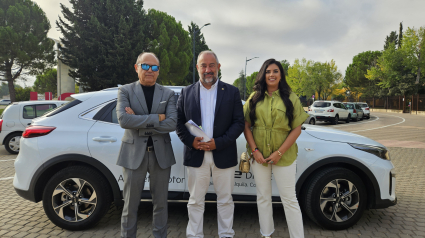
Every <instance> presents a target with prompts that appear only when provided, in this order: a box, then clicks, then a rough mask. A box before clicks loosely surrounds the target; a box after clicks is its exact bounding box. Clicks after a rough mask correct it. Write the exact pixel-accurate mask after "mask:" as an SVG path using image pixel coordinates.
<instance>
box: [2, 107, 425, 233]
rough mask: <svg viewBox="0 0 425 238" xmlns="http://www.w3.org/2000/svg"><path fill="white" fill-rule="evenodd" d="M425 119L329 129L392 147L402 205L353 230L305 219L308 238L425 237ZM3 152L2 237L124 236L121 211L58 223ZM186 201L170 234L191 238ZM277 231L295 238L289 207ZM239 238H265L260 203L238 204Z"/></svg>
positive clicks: (146, 213)
mask: <svg viewBox="0 0 425 238" xmlns="http://www.w3.org/2000/svg"><path fill="white" fill-rule="evenodd" d="M424 122H425V117H423V116H415V115H410V114H395V113H373V112H372V117H371V118H370V119H369V120H363V121H359V122H351V123H345V122H340V123H339V124H337V125H330V123H328V122H318V123H317V124H316V125H317V126H324V127H329V128H334V129H338V130H344V131H349V132H353V133H356V134H359V135H363V136H366V137H369V138H371V139H374V140H376V141H378V142H380V143H382V144H384V145H385V146H387V147H389V151H390V155H391V158H392V162H393V163H394V165H395V167H396V172H397V185H396V193H397V197H398V204H397V205H396V206H393V207H390V208H387V209H379V210H374V209H373V210H367V211H365V213H364V214H363V217H362V218H361V220H360V221H359V222H358V223H357V224H356V225H354V226H353V227H351V228H350V229H347V230H342V231H329V230H324V229H322V228H320V227H318V226H317V225H315V224H314V223H313V222H312V221H310V220H309V219H308V218H307V216H304V226H305V234H306V237H425V123H424ZM15 158H16V156H15V155H9V154H8V153H7V152H6V151H5V149H4V147H1V148H0V191H1V194H0V196H1V198H0V237H58V236H59V237H119V233H120V215H121V210H119V209H117V208H115V207H113V206H112V207H111V209H110V210H109V212H108V214H107V215H106V216H105V217H104V218H103V219H102V221H101V222H100V223H99V224H98V225H97V226H96V227H94V228H92V229H89V230H85V231H77V232H71V231H66V230H63V229H61V228H59V227H56V226H55V225H53V224H52V223H51V222H50V221H49V219H48V218H47V216H46V215H45V213H44V210H43V208H42V203H41V202H40V203H37V204H36V203H32V202H29V201H27V200H24V199H23V198H21V197H19V196H18V195H17V194H16V193H15V190H14V188H13V179H12V177H13V176H14V167H13V163H14V159H15ZM186 204H187V203H186V202H172V203H170V204H169V223H168V224H169V228H168V231H169V236H168V237H185V229H186V225H187V221H188V217H187V207H186ZM274 218H275V227H276V232H275V233H274V236H273V237H289V234H288V227H287V225H286V220H285V216H284V213H283V208H282V206H281V205H276V206H275V207H274ZM151 221H152V205H151V203H150V202H142V203H141V206H140V208H139V220H138V234H139V237H152V235H151ZM234 230H235V232H236V236H235V237H260V235H259V234H260V233H259V225H258V214H257V207H256V204H255V203H253V204H236V206H235V219H234ZM204 233H205V235H206V236H205V237H218V236H217V210H216V204H215V203H208V204H207V205H206V210H205V219H204Z"/></svg>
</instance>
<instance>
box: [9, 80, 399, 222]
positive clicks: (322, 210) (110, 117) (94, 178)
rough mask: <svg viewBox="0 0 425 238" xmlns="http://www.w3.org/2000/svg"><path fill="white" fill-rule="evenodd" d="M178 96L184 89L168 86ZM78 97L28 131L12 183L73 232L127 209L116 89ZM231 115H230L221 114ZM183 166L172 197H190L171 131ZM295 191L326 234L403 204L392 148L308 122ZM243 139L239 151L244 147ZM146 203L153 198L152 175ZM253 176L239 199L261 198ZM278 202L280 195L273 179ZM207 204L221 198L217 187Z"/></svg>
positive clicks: (238, 184) (237, 192)
mask: <svg viewBox="0 0 425 238" xmlns="http://www.w3.org/2000/svg"><path fill="white" fill-rule="evenodd" d="M170 88H172V89H173V90H174V91H175V92H176V97H178V93H179V92H180V89H181V87H170ZM71 97H73V98H74V100H72V101H70V102H68V103H67V104H64V105H62V106H61V107H58V108H56V109H55V110H52V111H51V112H49V113H47V114H45V115H43V116H42V117H39V118H36V119H34V120H33V123H32V125H31V126H30V127H28V128H27V129H26V130H25V132H24V133H23V137H22V139H21V151H20V153H19V155H18V157H17V159H16V161H15V171H16V173H15V177H14V180H13V185H14V187H15V190H16V192H17V193H18V194H19V195H20V196H21V197H23V198H25V199H28V200H30V201H33V202H40V201H43V207H44V210H45V212H46V214H47V216H48V217H49V219H50V220H51V221H52V222H53V223H54V224H55V225H57V226H59V227H62V228H64V229H68V230H82V229H86V228H89V227H92V226H94V225H95V224H96V223H97V222H99V220H100V219H101V218H102V217H103V216H104V215H105V213H106V212H107V211H108V209H109V208H110V204H111V202H112V201H113V202H114V203H115V205H118V206H121V205H122V204H123V200H122V189H123V182H124V181H123V175H122V168H121V167H119V166H117V165H116V161H117V157H118V153H119V149H120V145H121V138H122V136H123V134H124V129H122V128H121V127H120V126H119V124H118V119H117V115H116V110H115V107H116V103H117V101H116V100H117V88H112V89H106V90H103V91H99V92H91V93H83V94H73V95H72V96H71ZM222 116H226V115H222ZM170 136H171V140H172V141H171V142H172V144H173V149H174V153H175V157H176V161H177V164H175V165H173V166H172V169H171V175H170V179H169V194H168V198H169V199H170V200H187V199H188V198H189V193H188V186H187V177H186V169H185V167H184V166H183V143H182V142H181V141H180V139H179V138H178V136H177V135H176V133H175V132H172V133H170ZM297 143H298V150H299V152H298V162H297V174H296V178H297V185H296V191H297V194H298V198H299V201H300V203H301V206H302V208H303V211H304V213H305V214H307V215H308V216H309V217H310V218H311V219H312V220H313V221H315V222H316V223H317V224H319V225H321V226H322V227H325V228H327V229H335V230H338V229H346V228H348V227H350V226H352V225H353V224H355V223H356V222H357V221H358V220H359V219H360V217H361V215H362V213H363V211H364V209H368V208H386V207H389V206H392V205H395V204H396V202H397V198H396V194H395V184H396V178H395V174H394V166H393V164H392V163H391V161H390V157H389V155H388V153H387V149H386V148H385V147H384V146H383V145H381V144H379V143H378V142H376V141H373V140H371V139H368V138H366V137H362V136H359V135H356V134H351V133H348V132H343V131H338V130H329V129H324V128H321V127H316V126H311V125H303V130H302V133H301V135H300V137H299V138H298V140H297ZM245 145H246V140H245V138H244V136H243V134H242V135H241V136H240V137H239V138H238V139H237V146H238V153H239V154H241V153H242V152H243V151H245V150H246V147H245ZM145 185H146V186H145V190H146V191H145V192H143V193H142V198H150V193H149V192H148V191H149V190H148V189H149V176H147V178H146V180H145ZM255 186H256V184H255V181H254V178H253V174H252V173H251V172H250V173H242V172H240V171H238V170H236V171H235V184H234V191H233V197H234V200H235V201H251V202H255V201H256V189H255ZM272 187H273V200H274V201H279V200H280V198H279V193H278V190H277V187H276V184H275V181H273V182H272ZM206 198H207V200H215V199H216V197H215V192H214V188H213V186H212V183H211V185H210V187H209V188H208V194H207V196H206Z"/></svg>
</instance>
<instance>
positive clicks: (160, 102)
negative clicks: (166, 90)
mask: <svg viewBox="0 0 425 238" xmlns="http://www.w3.org/2000/svg"><path fill="white" fill-rule="evenodd" d="M163 103H167V101H162V102H159V104H163Z"/></svg>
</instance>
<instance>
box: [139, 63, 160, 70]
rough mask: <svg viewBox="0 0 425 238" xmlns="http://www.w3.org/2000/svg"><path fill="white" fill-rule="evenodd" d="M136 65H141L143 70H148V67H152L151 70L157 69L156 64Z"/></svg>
mask: <svg viewBox="0 0 425 238" xmlns="http://www.w3.org/2000/svg"><path fill="white" fill-rule="evenodd" d="M137 65H138V66H140V67H142V69H143V70H146V71H147V70H149V68H152V71H154V72H156V71H158V70H159V66H158V65H148V64H137Z"/></svg>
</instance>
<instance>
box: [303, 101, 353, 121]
mask: <svg viewBox="0 0 425 238" xmlns="http://www.w3.org/2000/svg"><path fill="white" fill-rule="evenodd" d="M308 111H309V113H310V114H312V115H315V116H316V119H317V121H329V122H331V123H332V124H334V125H336V124H338V121H345V122H346V123H349V122H350V119H351V114H350V111H349V110H348V108H346V107H345V106H344V104H342V103H341V102H339V101H316V102H314V103H313V105H311V106H310V108H309V110H308Z"/></svg>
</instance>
